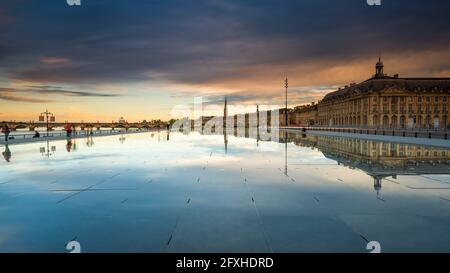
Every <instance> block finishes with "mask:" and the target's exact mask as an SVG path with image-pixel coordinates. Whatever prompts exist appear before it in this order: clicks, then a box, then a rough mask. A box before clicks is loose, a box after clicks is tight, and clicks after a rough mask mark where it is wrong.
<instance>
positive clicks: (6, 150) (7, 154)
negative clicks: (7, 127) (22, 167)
mask: <svg viewBox="0 0 450 273" xmlns="http://www.w3.org/2000/svg"><path fill="white" fill-rule="evenodd" d="M2 155H3V157H4V158H5V160H6V162H10V160H11V151H10V150H9V147H8V144H6V146H5V151H4V152H3V153H2Z"/></svg>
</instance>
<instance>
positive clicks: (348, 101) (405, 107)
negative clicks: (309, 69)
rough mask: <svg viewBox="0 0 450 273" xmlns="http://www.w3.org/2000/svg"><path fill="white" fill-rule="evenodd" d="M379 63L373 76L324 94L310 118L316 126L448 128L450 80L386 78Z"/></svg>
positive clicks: (449, 125)
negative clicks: (313, 118) (314, 117)
mask: <svg viewBox="0 0 450 273" xmlns="http://www.w3.org/2000/svg"><path fill="white" fill-rule="evenodd" d="M383 70H384V65H383V63H382V62H381V60H379V61H378V63H377V64H376V72H375V75H374V76H373V77H372V78H370V79H368V80H366V81H364V82H362V83H359V84H350V85H349V86H345V87H344V88H340V89H339V90H337V91H335V92H332V93H329V94H327V95H326V96H325V97H324V98H323V100H322V101H320V102H319V103H318V104H317V113H316V112H314V109H311V111H312V113H310V115H311V116H314V115H316V116H317V119H316V120H315V121H314V124H315V125H318V126H330V127H357V128H386V129H387V128H389V129H417V130H419V129H428V130H444V129H450V119H449V108H450V78H400V77H399V76H398V75H394V76H387V75H386V74H384V72H383Z"/></svg>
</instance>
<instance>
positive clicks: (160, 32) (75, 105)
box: [0, 0, 450, 121]
mask: <svg viewBox="0 0 450 273" xmlns="http://www.w3.org/2000/svg"><path fill="white" fill-rule="evenodd" d="M449 12H450V1H446V0H431V1H424V0H423V1H422V0H395V1H394V0H389V1H388V0H382V5H381V6H379V7H373V6H369V5H367V3H366V1H365V0H345V1H341V0H339V1H337V0H336V1H332V0H148V1H143V0H139V1H138V0H136V1H132V0H129V1H124V0H82V5H81V6H79V7H73V6H72V7H71V6H68V5H67V4H66V1H65V0H0V120H10V119H14V120H35V119H37V116H38V114H39V113H40V112H42V111H43V110H45V109H46V108H48V109H49V110H51V111H52V112H54V113H55V114H56V116H57V119H58V120H67V119H69V120H93V121H96V120H105V121H107V120H108V121H109V120H117V119H118V118H119V117H121V116H124V117H125V118H126V119H128V120H129V121H139V120H142V119H147V120H149V119H152V118H161V119H168V118H170V113H171V109H172V107H173V106H175V105H178V104H189V103H192V102H193V98H194V97H195V96H202V97H203V100H204V101H209V102H210V103H222V99H223V96H225V95H227V96H228V97H229V100H230V103H231V104H248V105H251V104H282V102H283V94H284V93H283V88H282V86H283V79H284V77H285V76H286V75H287V76H288V77H289V81H290V93H289V96H290V104H291V105H292V106H294V105H298V104H305V103H309V102H311V101H317V100H319V99H320V98H321V97H322V96H323V95H324V94H325V93H326V92H329V91H330V90H334V89H335V88H337V87H339V86H342V85H346V84H349V83H351V82H359V81H362V80H365V79H367V78H369V77H370V76H371V75H372V74H373V73H374V64H375V62H376V61H377V59H378V56H380V55H381V56H382V58H383V60H384V63H385V66H386V67H385V70H386V72H387V73H389V74H396V73H399V74H400V76H405V77H409V76H411V77H413V76H435V77H440V76H447V77H448V76H450V20H449V19H448V16H449V15H448V14H449Z"/></svg>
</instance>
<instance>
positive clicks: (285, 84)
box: [284, 78, 289, 127]
mask: <svg viewBox="0 0 450 273" xmlns="http://www.w3.org/2000/svg"><path fill="white" fill-rule="evenodd" d="M284 87H285V88H286V108H285V110H286V113H284V114H285V117H284V122H285V123H284V126H286V127H287V126H288V97H287V92H288V87H289V82H288V78H286V80H285V81H284Z"/></svg>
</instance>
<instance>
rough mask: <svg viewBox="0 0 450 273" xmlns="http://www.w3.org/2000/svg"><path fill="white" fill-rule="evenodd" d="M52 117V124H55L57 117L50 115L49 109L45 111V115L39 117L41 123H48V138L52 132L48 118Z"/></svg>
mask: <svg viewBox="0 0 450 273" xmlns="http://www.w3.org/2000/svg"><path fill="white" fill-rule="evenodd" d="M49 117H50V122H55V120H56V119H55V116H54V115H53V113H50V112H49V111H48V110H47V109H46V110H45V112H44V113H41V115H40V116H39V121H40V122H43V121H46V122H47V137H48V131H49V130H50V128H49V126H48V123H49V120H48V118H49Z"/></svg>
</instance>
